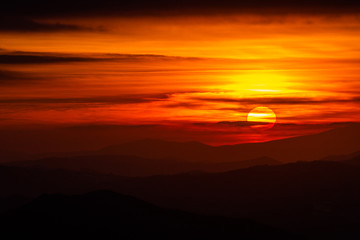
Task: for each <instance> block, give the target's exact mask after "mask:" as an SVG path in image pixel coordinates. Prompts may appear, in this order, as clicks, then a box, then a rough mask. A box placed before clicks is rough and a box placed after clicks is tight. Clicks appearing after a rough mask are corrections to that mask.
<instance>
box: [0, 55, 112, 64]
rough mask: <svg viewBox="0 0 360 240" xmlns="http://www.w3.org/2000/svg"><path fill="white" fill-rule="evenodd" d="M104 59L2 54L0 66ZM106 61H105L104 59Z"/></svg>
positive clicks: (98, 59)
mask: <svg viewBox="0 0 360 240" xmlns="http://www.w3.org/2000/svg"><path fill="white" fill-rule="evenodd" d="M101 60H104V59H100V58H91V57H77V56H60V55H58V56H56V55H39V54H36V53H34V54H33V55H29V54H2V55H0V64H41V63H66V62H69V63H70V62H90V61H101ZM106 60H107V59H106Z"/></svg>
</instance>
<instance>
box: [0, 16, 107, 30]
mask: <svg viewBox="0 0 360 240" xmlns="http://www.w3.org/2000/svg"><path fill="white" fill-rule="evenodd" d="M103 30H104V28H102V27H99V28H97V29H93V28H88V27H83V26H78V25H72V24H63V23H42V22H38V21H34V20H32V19H28V18H23V17H6V16H2V17H0V31H2V32H57V31H103Z"/></svg>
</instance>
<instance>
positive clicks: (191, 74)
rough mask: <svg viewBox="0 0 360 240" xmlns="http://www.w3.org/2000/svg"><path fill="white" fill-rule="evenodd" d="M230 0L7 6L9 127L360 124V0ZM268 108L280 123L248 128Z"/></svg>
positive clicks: (177, 133)
mask: <svg viewBox="0 0 360 240" xmlns="http://www.w3.org/2000/svg"><path fill="white" fill-rule="evenodd" d="M170 2H171V1H170ZM221 2H222V3H218V2H215V1H198V2H197V3H192V2H191V1H182V2H178V3H176V4H166V2H165V1H155V2H152V4H150V3H148V2H146V1H144V2H142V1H135V2H134V3H129V2H127V3H123V2H122V1H118V3H114V2H111V1H103V4H100V3H98V2H97V1H90V2H89V3H88V4H87V5H86V6H82V5H80V4H78V5H71V1H54V2H51V5H50V3H49V4H46V2H42V1H35V2H32V4H31V5H30V4H29V5H25V6H23V7H22V8H21V9H18V8H17V5H16V1H14V3H7V4H5V7H4V8H3V9H1V10H0V14H1V16H0V126H1V128H2V129H4V128H19V127H21V128H23V127H34V126H36V127H39V128H41V127H42V126H49V125H51V126H79V125H80V126H89V125H109V126H114V125H120V126H127V127H133V126H145V127H146V128H148V129H151V128H154V129H156V131H157V132H161V131H163V132H168V133H167V134H165V133H164V134H163V135H161V136H163V138H165V139H171V140H179V141H189V140H197V141H202V142H204V143H209V144H214V145H219V144H229V143H230V144H234V143H242V142H254V141H255V142H258V141H268V140H273V139H279V138H284V137H290V136H297V135H305V134H309V133H315V132H320V131H324V130H327V129H330V128H333V127H335V126H340V125H346V124H348V123H350V122H359V121H360V111H359V110H360V104H359V103H360V79H359V78H360V68H359V66H360V13H359V4H357V3H352V2H351V1H345V2H344V1H342V3H340V1H327V2H325V1H318V3H317V2H315V3H312V4H311V5H310V4H309V5H304V2H305V3H306V1H294V2H291V3H287V2H285V1H273V2H270V1H269V2H268V3H267V4H266V5H263V1H254V3H247V4H245V3H238V2H239V1H221ZM99 6H100V7H99ZM261 106H263V107H267V108H270V109H272V111H274V112H275V114H276V124H275V125H274V127H273V128H271V129H266V130H263V131H259V130H257V129H254V128H251V127H249V126H250V125H251V123H249V122H247V116H248V113H249V112H250V111H251V110H252V109H254V108H256V107H261ZM149 131H150V130H149ZM146 132H148V130H147V131H144V135H143V136H142V135H141V134H139V133H137V138H142V137H144V138H145V137H149V135H147V134H145V133H146ZM127 134H131V133H127Z"/></svg>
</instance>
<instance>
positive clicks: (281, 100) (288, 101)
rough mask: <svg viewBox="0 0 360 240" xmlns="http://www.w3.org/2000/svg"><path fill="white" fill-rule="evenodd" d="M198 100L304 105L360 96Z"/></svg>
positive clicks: (339, 101) (343, 100)
mask: <svg viewBox="0 0 360 240" xmlns="http://www.w3.org/2000/svg"><path fill="white" fill-rule="evenodd" d="M192 99H193V100H196V101H205V102H222V103H239V104H267V105H269V104H275V105H282V104H284V105H287V104H289V105H304V104H326V103H346V102H359V101H360V97H352V98H348V99H337V98H327V99H314V98H302V97H269V98H200V97H197V98H192Z"/></svg>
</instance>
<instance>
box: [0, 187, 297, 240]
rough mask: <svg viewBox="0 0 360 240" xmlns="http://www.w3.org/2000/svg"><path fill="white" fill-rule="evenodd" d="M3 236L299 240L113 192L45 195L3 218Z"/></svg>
mask: <svg viewBox="0 0 360 240" xmlns="http://www.w3.org/2000/svg"><path fill="white" fill-rule="evenodd" d="M0 226H1V227H0V228H1V234H2V236H3V237H4V236H5V237H6V236H8V237H11V238H17V239H19V238H26V239H29V238H30V239H31V238H36V239H84V238H90V239H147V238H153V239H234V238H236V239H263V238H265V237H273V238H276V239H300V238H299V237H297V236H295V235H294V234H290V233H287V232H285V231H280V230H278V229H275V228H271V227H267V226H265V225H262V224H259V223H256V222H254V221H250V220H243V219H236V218H227V217H220V216H206V215H199V214H193V213H187V212H182V211H178V210H170V209H165V208H160V207H157V206H154V205H152V204H149V203H147V202H144V201H141V200H139V199H136V198H133V197H130V196H126V195H122V194H118V193H115V192H111V191H105V190H101V191H95V192H90V193H86V194H82V195H63V194H56V195H42V196H40V197H38V198H36V199H35V200H33V201H31V202H29V203H27V204H25V205H24V206H22V207H19V208H16V209H13V210H10V211H7V212H5V213H2V214H0Z"/></svg>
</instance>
